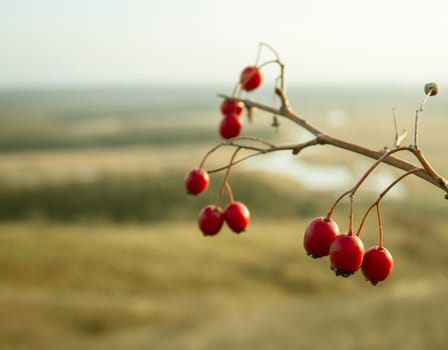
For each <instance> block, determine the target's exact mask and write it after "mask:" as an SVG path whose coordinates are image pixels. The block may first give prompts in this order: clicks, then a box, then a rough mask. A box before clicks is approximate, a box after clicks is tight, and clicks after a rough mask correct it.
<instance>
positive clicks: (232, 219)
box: [224, 202, 250, 233]
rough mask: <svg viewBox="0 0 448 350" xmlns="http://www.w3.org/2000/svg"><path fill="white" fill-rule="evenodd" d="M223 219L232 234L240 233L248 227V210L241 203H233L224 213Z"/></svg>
mask: <svg viewBox="0 0 448 350" xmlns="http://www.w3.org/2000/svg"><path fill="white" fill-rule="evenodd" d="M224 219H225V221H226V223H227V225H228V226H229V227H230V229H231V230H232V231H233V232H235V233H240V232H242V231H244V230H245V229H246V227H247V226H248V225H249V222H250V213H249V209H247V207H246V206H245V205H244V204H243V203H241V202H233V203H231V204H229V205H228V206H227V208H226V210H225V211H224Z"/></svg>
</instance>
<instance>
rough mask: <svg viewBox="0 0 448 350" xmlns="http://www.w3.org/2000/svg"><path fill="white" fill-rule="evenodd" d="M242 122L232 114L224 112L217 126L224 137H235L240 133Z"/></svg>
mask: <svg viewBox="0 0 448 350" xmlns="http://www.w3.org/2000/svg"><path fill="white" fill-rule="evenodd" d="M242 128H243V122H242V121H241V118H238V117H237V116H236V115H234V114H226V115H225V116H224V118H223V119H222V121H221V125H220V126H219V133H220V134H221V136H222V137H223V138H225V139H231V138H233V137H237V136H239V135H240V133H241V129H242Z"/></svg>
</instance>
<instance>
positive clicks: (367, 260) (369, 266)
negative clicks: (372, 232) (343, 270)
mask: <svg viewBox="0 0 448 350" xmlns="http://www.w3.org/2000/svg"><path fill="white" fill-rule="evenodd" d="M393 267H394V259H393V258H392V255H391V254H390V253H389V251H388V250H387V249H386V248H384V247H379V246H375V247H372V248H370V249H369V250H368V251H367V252H366V254H365V255H364V260H363V262H362V266H361V270H362V273H363V274H364V276H365V278H367V280H369V281H370V282H372V284H373V285H376V284H377V283H378V282H381V281H384V280H385V279H386V278H387V277H389V275H390V274H391V272H392V269H393Z"/></svg>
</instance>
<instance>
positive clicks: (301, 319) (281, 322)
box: [0, 219, 448, 349]
mask: <svg viewBox="0 0 448 350" xmlns="http://www.w3.org/2000/svg"><path fill="white" fill-rule="evenodd" d="M254 221H255V222H254V223H253V225H252V226H251V228H250V230H248V231H247V232H245V233H244V234H242V235H241V236H237V235H234V234H231V233H230V232H229V231H228V230H227V229H226V230H224V231H223V232H222V233H221V234H220V235H219V236H217V237H215V238H212V239H205V238H202V237H201V236H200V234H199V233H198V231H197V229H196V224H195V222H193V221H186V222H178V223H176V224H172V223H163V224H150V225H125V226H116V225H111V224H97V225H81V226H62V225H57V224H51V223H23V224H21V223H18V224H14V223H12V224H3V225H2V226H1V230H2V235H1V237H0V239H1V244H0V257H1V260H0V264H1V267H2V284H1V287H0V305H1V308H0V310H1V315H2V317H1V318H0V320H2V321H1V325H0V329H1V331H0V337H1V339H2V347H1V348H2V349H30V348H33V349H60V348H64V349H75V348H79V347H83V348H86V349H144V348H153V349H229V348H232V349H255V348H261V349H273V348H281V349H296V348H297V347H300V348H315V349H316V348H317V349H321V348H322V349H323V348H325V347H326V346H327V345H328V342H329V341H331V344H332V348H334V349H356V348H363V349H373V348H377V347H381V348H385V349H394V348H406V349H444V348H445V347H446V344H447V341H448V338H447V337H448V335H447V334H448V333H447V332H446V325H447V322H448V318H447V317H448V316H447V315H448V309H447V304H446V302H445V295H446V293H447V292H448V280H447V277H448V276H447V274H446V269H445V268H444V266H446V264H447V263H448V258H447V255H446V254H444V247H446V245H447V244H448V238H447V236H446V235H445V234H443V233H442V232H440V231H439V229H441V228H443V226H444V223H443V220H440V221H439V222H432V224H431V225H429V226H428V225H426V224H425V223H419V222H416V221H415V220H414V222H413V224H414V225H415V224H422V225H424V226H426V227H427V230H426V232H423V233H422V232H414V231H409V230H408V229H407V228H406V226H402V225H397V226H393V227H390V226H389V230H388V236H387V237H388V238H387V242H388V247H389V248H390V249H391V251H393V253H394V257H395V261H396V269H395V271H394V274H393V276H392V277H391V278H390V280H388V281H387V282H384V283H383V284H379V285H377V286H375V287H372V286H371V285H370V284H368V283H367V282H365V281H364V280H363V279H362V277H361V276H360V275H359V274H358V275H355V276H353V277H352V278H349V279H343V278H340V277H339V278H337V277H336V276H334V274H333V273H332V272H331V271H330V269H329V266H328V260H327V259H322V260H313V259H310V258H308V257H307V256H306V255H305V254H304V253H303V251H302V249H301V246H300V242H299V241H300V237H301V231H302V230H303V227H304V225H305V222H304V221H301V220H293V219H291V220H288V221H285V222H283V223H282V224H281V225H279V224H277V223H274V222H263V221H261V222H260V220H257V219H255V220H254ZM366 238H367V237H366ZM369 238H370V239H372V238H373V237H369ZM31 344H32V346H31Z"/></svg>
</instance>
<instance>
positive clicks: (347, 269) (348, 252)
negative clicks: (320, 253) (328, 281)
mask: <svg viewBox="0 0 448 350" xmlns="http://www.w3.org/2000/svg"><path fill="white" fill-rule="evenodd" d="M363 257H364V245H363V244H362V241H361V239H359V237H358V236H356V235H354V234H352V233H348V234H346V235H339V236H337V237H336V238H335V239H334V240H333V243H331V245H330V262H331V269H332V270H333V271H334V272H335V273H336V276H338V275H341V276H343V277H348V276H350V275H351V274H353V273H355V271H357V270H358V269H359V268H360V266H361V264H362V260H363Z"/></svg>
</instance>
